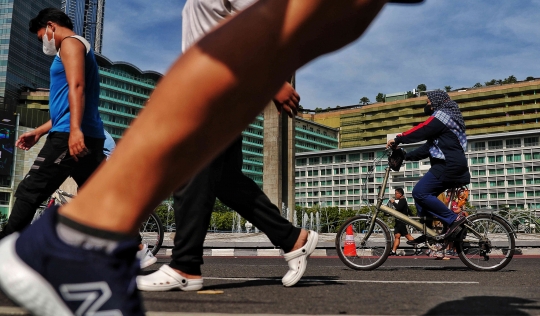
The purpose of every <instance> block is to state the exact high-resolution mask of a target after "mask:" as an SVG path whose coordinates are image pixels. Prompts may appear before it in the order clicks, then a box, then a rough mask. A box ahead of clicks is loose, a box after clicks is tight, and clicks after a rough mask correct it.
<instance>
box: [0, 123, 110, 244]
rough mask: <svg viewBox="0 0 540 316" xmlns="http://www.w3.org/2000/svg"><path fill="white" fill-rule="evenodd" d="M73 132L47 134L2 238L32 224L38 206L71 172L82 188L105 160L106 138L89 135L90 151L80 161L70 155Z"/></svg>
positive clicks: (18, 194)
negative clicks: (70, 134)
mask: <svg viewBox="0 0 540 316" xmlns="http://www.w3.org/2000/svg"><path fill="white" fill-rule="evenodd" d="M68 140H69V133H61V132H53V133H50V134H49V135H48V136H47V139H46V141H45V145H43V148H42V149H41V151H40V152H39V154H38V156H37V158H36V160H35V161H34V164H33V165H32V167H31V168H30V172H28V174H27V175H26V176H25V177H24V179H23V181H22V182H21V183H20V184H19V186H18V187H17V191H15V197H16V198H17V200H16V201H15V204H14V205H13V209H12V210H11V215H10V216H9V219H8V222H7V225H6V227H5V228H4V230H3V231H1V232H0V239H1V238H3V237H5V236H7V235H9V234H11V233H13V232H17V231H21V230H22V229H24V228H25V227H26V226H28V225H29V224H30V222H31V221H32V219H33V218H34V215H35V213H36V209H37V208H38V207H39V205H40V204H41V203H43V201H45V200H46V199H47V198H48V197H49V196H51V194H53V193H54V191H55V190H56V189H58V187H60V185H61V184H62V183H63V182H64V181H65V180H66V179H67V177H68V176H71V177H72V178H73V179H74V180H75V182H77V185H78V186H79V188H80V187H81V186H82V185H83V184H84V182H85V181H86V180H87V179H88V178H89V177H90V175H91V174H92V173H93V172H94V170H96V168H97V167H98V166H99V164H100V163H101V162H102V161H103V160H104V157H105V155H104V154H103V143H104V141H105V140H104V139H98V138H92V137H85V138H84V143H85V145H86V147H87V148H88V149H89V150H90V153H89V154H88V155H86V156H84V157H82V158H79V161H75V160H74V159H73V157H72V156H70V155H69V146H68Z"/></svg>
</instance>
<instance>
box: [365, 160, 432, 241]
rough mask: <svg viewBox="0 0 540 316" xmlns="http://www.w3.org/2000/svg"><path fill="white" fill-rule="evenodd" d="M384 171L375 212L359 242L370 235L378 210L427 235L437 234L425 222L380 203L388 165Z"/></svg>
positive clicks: (388, 173) (387, 173) (388, 175)
mask: <svg viewBox="0 0 540 316" xmlns="http://www.w3.org/2000/svg"><path fill="white" fill-rule="evenodd" d="M385 171H386V172H385V175H384V179H383V183H382V186H381V187H380V189H379V194H378V195H377V204H376V207H375V212H373V215H372V216H371V223H370V225H369V228H368V231H367V233H366V235H365V236H364V238H363V239H362V241H361V243H362V244H365V242H366V241H367V240H368V239H369V237H370V236H371V233H372V232H373V229H374V228H375V219H376V218H377V216H378V215H379V211H382V212H384V213H386V214H388V215H390V216H393V217H395V218H397V219H399V220H400V221H402V222H404V223H406V224H408V225H411V226H413V227H415V228H416V229H418V230H421V231H424V232H425V234H426V235H428V236H429V237H435V236H437V235H438V234H437V232H436V231H434V230H433V229H431V228H429V227H426V225H425V224H422V223H420V222H419V221H416V220H414V219H412V218H410V217H408V216H407V215H405V214H403V213H401V212H398V211H397V210H394V209H391V208H389V207H388V206H385V205H382V203H383V195H384V191H385V188H386V185H387V183H388V178H389V177H390V167H386V169H385Z"/></svg>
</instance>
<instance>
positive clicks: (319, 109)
mask: <svg viewBox="0 0 540 316" xmlns="http://www.w3.org/2000/svg"><path fill="white" fill-rule="evenodd" d="M322 110H323V109H321V108H319V107H316V108H315V113H319V112H322Z"/></svg>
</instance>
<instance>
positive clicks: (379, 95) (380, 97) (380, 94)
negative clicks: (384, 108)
mask: <svg viewBox="0 0 540 316" xmlns="http://www.w3.org/2000/svg"><path fill="white" fill-rule="evenodd" d="M375 100H376V101H377V102H384V94H382V93H381V92H379V94H377V96H376V97H375Z"/></svg>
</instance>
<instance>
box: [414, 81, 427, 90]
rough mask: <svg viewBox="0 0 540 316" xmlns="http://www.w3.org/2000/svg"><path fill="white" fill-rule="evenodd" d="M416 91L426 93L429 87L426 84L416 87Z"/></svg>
mask: <svg viewBox="0 0 540 316" xmlns="http://www.w3.org/2000/svg"><path fill="white" fill-rule="evenodd" d="M416 90H418V92H425V91H426V90H427V87H426V85H425V84H423V83H421V84H419V85H418V86H417V87H416Z"/></svg>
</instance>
